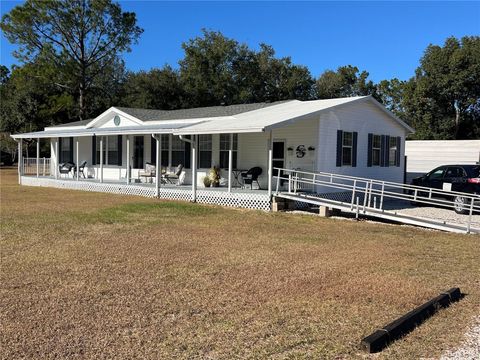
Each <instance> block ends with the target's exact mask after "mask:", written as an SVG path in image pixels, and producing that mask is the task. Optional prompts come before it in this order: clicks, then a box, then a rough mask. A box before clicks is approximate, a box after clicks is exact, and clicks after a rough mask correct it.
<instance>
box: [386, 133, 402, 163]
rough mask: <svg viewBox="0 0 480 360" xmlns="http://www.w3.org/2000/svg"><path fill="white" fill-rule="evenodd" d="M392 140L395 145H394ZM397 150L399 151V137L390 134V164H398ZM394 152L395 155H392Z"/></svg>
mask: <svg viewBox="0 0 480 360" xmlns="http://www.w3.org/2000/svg"><path fill="white" fill-rule="evenodd" d="M392 141H393V142H394V145H393V146H392ZM397 152H398V144H397V137H396V136H390V139H389V141H388V166H398V165H399V164H397ZM392 154H393V156H392Z"/></svg>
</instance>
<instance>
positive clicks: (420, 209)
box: [384, 200, 480, 228]
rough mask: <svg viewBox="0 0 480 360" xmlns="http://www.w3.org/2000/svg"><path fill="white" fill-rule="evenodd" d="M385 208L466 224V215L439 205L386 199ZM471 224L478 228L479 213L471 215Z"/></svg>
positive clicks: (479, 224) (479, 226)
mask: <svg viewBox="0 0 480 360" xmlns="http://www.w3.org/2000/svg"><path fill="white" fill-rule="evenodd" d="M384 208H385V210H390V211H397V212H398V213H399V214H405V215H411V216H418V217H424V218H429V219H434V220H439V221H446V222H449V223H456V224H464V225H465V226H467V223H468V215H462V214H457V213H456V212H455V211H453V209H446V208H442V207H439V206H414V205H412V204H410V202H408V201H403V200H388V201H386V202H385V203H384ZM472 226H473V227H476V228H480V214H474V215H472Z"/></svg>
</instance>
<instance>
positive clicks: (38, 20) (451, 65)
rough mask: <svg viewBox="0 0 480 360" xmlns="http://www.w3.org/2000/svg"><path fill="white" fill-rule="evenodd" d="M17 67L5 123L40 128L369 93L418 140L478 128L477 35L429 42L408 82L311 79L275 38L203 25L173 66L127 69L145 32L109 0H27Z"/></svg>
mask: <svg viewBox="0 0 480 360" xmlns="http://www.w3.org/2000/svg"><path fill="white" fill-rule="evenodd" d="M0 27H1V29H2V31H3V32H4V34H5V36H6V37H7V39H9V41H11V42H12V43H14V44H17V45H18V47H19V48H18V51H16V52H15V53H14V56H15V57H16V58H17V59H19V61H20V63H21V64H22V65H21V66H13V67H12V68H11V69H8V68H6V67H5V66H0V101H1V108H0V131H2V132H19V131H33V130H41V129H43V127H45V126H48V125H53V124H61V123H65V122H70V121H74V120H78V119H88V118H91V117H95V116H96V115H98V114H99V113H101V112H103V111H104V110H105V109H107V108H108V107H110V106H126V107H138V108H152V109H166V110H171V109H180V108H190V107H202V106H214V105H231V104H240V103H253V102H273V101H278V100H288V99H298V100H314V99H327V98H337V97H346V96H358V95H371V96H373V97H375V98H376V99H377V100H378V101H380V102H381V103H382V104H384V105H385V106H386V107H387V108H388V109H389V110H391V111H392V112H393V113H394V114H395V115H397V116H398V117H400V118H402V119H403V120H404V121H406V122H407V123H408V124H410V125H411V126H412V127H414V128H415V129H416V133H415V134H414V135H412V138H413V139H478V138H480V37H478V36H465V37H463V38H461V39H457V38H454V37H450V38H448V39H446V40H445V42H444V44H443V45H442V46H440V45H429V46H428V47H427V48H426V49H425V51H424V54H423V56H422V57H421V59H420V61H419V66H418V68H417V69H416V71H415V73H414V74H413V76H412V77H411V78H410V79H409V80H406V81H404V80H399V79H396V78H394V79H389V80H383V81H380V82H378V83H374V82H373V81H372V80H371V79H370V78H369V73H368V72H367V71H366V70H360V69H358V68H357V67H356V66H353V65H346V66H340V67H338V68H337V69H335V70H326V71H325V72H323V73H322V74H321V75H320V76H319V77H318V78H315V77H313V76H312V74H311V73H310V71H309V69H308V68H307V67H305V66H302V65H298V64H294V63H293V62H292V60H291V58H290V57H278V56H276V54H275V50H274V49H273V47H271V46H269V45H267V44H260V46H259V49H258V50H255V49H252V48H250V47H248V46H247V45H246V44H242V43H239V42H238V41H236V40H234V39H230V38H228V37H226V36H224V35H223V34H222V33H220V32H215V31H207V30H203V32H202V34H201V35H200V36H198V37H195V38H193V39H190V40H188V41H186V42H184V43H183V44H182V48H183V51H184V56H183V58H182V59H181V60H180V61H179V64H178V68H173V67H171V66H170V65H164V66H161V67H158V68H153V69H150V70H142V71H137V72H135V71H129V70H127V69H126V67H125V64H124V62H123V60H122V57H121V55H122V54H123V53H125V52H128V51H130V50H131V48H130V47H131V45H132V44H135V43H137V42H138V41H139V39H140V37H141V34H142V32H143V30H142V29H141V28H140V27H139V26H138V25H137V19H136V16H135V14H134V13H131V12H124V11H122V9H121V7H120V5H119V4H117V3H115V2H112V1H110V0H68V1H66V0H63V1H44V0H28V1H26V2H25V3H24V4H22V5H19V6H17V7H15V8H14V9H12V11H10V12H9V13H7V14H5V15H4V16H3V18H2V21H1V24H0Z"/></svg>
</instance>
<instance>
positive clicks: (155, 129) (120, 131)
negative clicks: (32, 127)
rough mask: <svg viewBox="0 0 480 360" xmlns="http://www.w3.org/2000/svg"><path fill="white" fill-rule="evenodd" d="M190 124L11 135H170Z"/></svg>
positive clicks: (51, 130) (40, 136)
mask: <svg viewBox="0 0 480 360" xmlns="http://www.w3.org/2000/svg"><path fill="white" fill-rule="evenodd" d="M191 124H192V123H176V124H172V123H168V124H157V125H147V126H119V127H115V128H88V129H85V128H81V127H76V128H74V129H65V128H62V129H59V130H55V129H54V128H52V129H48V130H44V131H35V132H29V133H23V134H15V135H12V137H13V138H14V139H31V138H34V139H38V138H55V137H71V136H78V137H81V136H93V135H98V136H100V135H104V136H108V135H135V134H172V133H173V132H174V130H177V129H180V128H182V127H185V126H189V125H191Z"/></svg>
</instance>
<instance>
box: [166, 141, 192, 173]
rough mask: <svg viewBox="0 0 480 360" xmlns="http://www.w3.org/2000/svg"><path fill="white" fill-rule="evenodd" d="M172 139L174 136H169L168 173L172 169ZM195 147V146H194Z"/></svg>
mask: <svg viewBox="0 0 480 360" xmlns="http://www.w3.org/2000/svg"><path fill="white" fill-rule="evenodd" d="M172 139H173V135H172V134H169V135H168V171H170V169H171V168H172ZM192 145H193V144H192Z"/></svg>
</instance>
